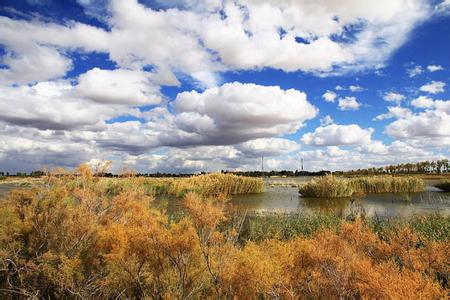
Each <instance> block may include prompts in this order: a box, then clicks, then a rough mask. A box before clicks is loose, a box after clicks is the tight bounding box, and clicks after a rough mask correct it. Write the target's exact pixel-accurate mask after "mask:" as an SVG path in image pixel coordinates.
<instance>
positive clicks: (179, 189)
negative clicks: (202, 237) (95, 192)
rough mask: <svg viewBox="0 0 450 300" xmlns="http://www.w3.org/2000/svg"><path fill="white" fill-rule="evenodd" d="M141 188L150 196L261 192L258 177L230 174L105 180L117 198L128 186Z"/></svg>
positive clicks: (110, 192)
mask: <svg viewBox="0 0 450 300" xmlns="http://www.w3.org/2000/svg"><path fill="white" fill-rule="evenodd" d="M136 184H137V185H141V186H142V187H143V188H144V189H145V190H146V192H147V194H151V195H173V196H176V197H183V196H184V195H186V194H187V193H189V192H195V193H197V194H200V195H203V196H217V195H236V194H253V193H262V192H264V181H263V180H262V179H261V178H254V177H244V176H237V175H233V174H220V173H214V174H207V175H198V176H192V177H187V178H122V179H105V180H104V185H105V188H106V189H107V190H108V194H111V195H116V194H118V193H120V192H121V191H123V190H126V189H128V188H129V186H130V185H136Z"/></svg>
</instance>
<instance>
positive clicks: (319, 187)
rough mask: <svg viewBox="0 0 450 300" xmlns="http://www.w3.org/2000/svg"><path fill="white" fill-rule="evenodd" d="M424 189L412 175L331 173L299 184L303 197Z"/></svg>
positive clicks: (408, 191) (420, 180)
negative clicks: (341, 175)
mask: <svg viewBox="0 0 450 300" xmlns="http://www.w3.org/2000/svg"><path fill="white" fill-rule="evenodd" d="M424 189H425V183H424V181H423V180H422V179H420V178H418V177H414V176H405V177H393V176H368V177H356V178H338V177H335V176H332V175H328V176H324V177H319V178H315V179H313V180H311V181H310V182H307V183H305V184H304V185H302V186H300V188H299V192H300V193H301V194H302V195H303V196H305V197H314V198H342V197H351V196H352V195H354V194H355V193H356V194H370V193H412V192H420V191H423V190H424Z"/></svg>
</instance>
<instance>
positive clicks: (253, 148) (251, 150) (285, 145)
mask: <svg viewBox="0 0 450 300" xmlns="http://www.w3.org/2000/svg"><path fill="white" fill-rule="evenodd" d="M299 148H300V145H299V144H298V143H296V142H295V141H292V140H288V139H282V138H263V139H255V140H251V141H248V142H245V143H242V144H238V145H236V149H238V150H240V151H241V152H242V153H243V154H245V155H246V156H248V157H261V156H278V155H281V154H285V153H289V152H293V151H296V150H298V149H299Z"/></svg>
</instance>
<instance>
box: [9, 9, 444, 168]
mask: <svg viewBox="0 0 450 300" xmlns="http://www.w3.org/2000/svg"><path fill="white" fill-rule="evenodd" d="M449 36H450V2H449V1H448V0H447V1H425V0H404V1H403V0H399V1H388V0H383V1H367V2H365V3H360V1H356V0H345V1H342V2H340V3H336V2H335V1H326V0H323V1H307V0H303V1H297V2H294V3H291V2H290V1H252V0H242V1H235V2H234V1H219V0H217V1H202V0H184V1H176V0H174V1H135V0H133V1H124V0H112V1H107V0H77V1H56V0H28V1H9V0H3V1H1V6H0V136H1V140H2V141H1V142H0V170H5V171H11V172H16V171H31V170H34V169H38V168H43V167H46V168H52V167H56V166H63V167H69V168H70V167H74V166H76V165H78V164H79V163H82V162H89V163H90V164H92V165H96V164H98V163H102V162H103V161H105V160H111V161H113V170H115V171H118V170H120V169H121V168H123V167H128V168H132V169H135V170H137V171H141V172H156V171H162V172H195V171H215V170H221V169H242V170H251V169H258V168H259V165H260V163H259V162H260V157H261V156H265V157H266V164H267V166H266V169H297V168H299V161H300V159H301V158H303V159H304V160H305V162H306V167H307V169H309V170H319V169H331V170H345V169H352V168H360V167H370V166H381V165H386V164H392V163H399V162H410V161H421V160H429V159H442V158H448V157H449V145H450V119H449V118H448V115H449V113H450V103H449V99H450V92H449V89H450V82H449V78H450V57H449V54H448V53H450V39H449Z"/></svg>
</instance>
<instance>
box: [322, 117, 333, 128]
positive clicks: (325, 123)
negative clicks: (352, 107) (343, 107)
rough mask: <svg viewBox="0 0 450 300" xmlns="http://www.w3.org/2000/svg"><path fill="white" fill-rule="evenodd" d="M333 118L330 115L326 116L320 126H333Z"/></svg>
mask: <svg viewBox="0 0 450 300" xmlns="http://www.w3.org/2000/svg"><path fill="white" fill-rule="evenodd" d="M333 123H334V121H333V118H332V117H331V116H330V115H326V116H325V117H323V118H321V119H320V126H328V125H331V124H333Z"/></svg>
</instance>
